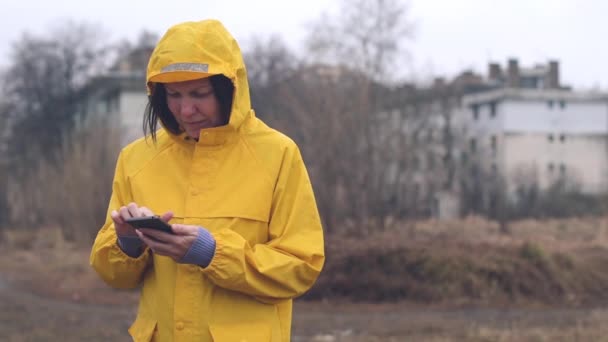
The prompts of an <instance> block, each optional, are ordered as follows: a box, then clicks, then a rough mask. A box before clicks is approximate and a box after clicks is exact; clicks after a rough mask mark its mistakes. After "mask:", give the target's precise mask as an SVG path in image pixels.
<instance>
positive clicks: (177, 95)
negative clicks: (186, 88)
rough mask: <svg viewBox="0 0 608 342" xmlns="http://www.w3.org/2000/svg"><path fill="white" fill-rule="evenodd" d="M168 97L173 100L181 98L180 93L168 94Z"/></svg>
mask: <svg viewBox="0 0 608 342" xmlns="http://www.w3.org/2000/svg"><path fill="white" fill-rule="evenodd" d="M167 96H168V97H171V98H178V97H179V93H167Z"/></svg>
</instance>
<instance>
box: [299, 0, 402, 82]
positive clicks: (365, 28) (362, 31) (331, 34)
mask: <svg viewBox="0 0 608 342" xmlns="http://www.w3.org/2000/svg"><path fill="white" fill-rule="evenodd" d="M407 14H408V7H407V3H405V2H403V1H400V0H354V1H348V0H342V1H341V3H340V11H339V14H338V15H336V16H329V15H327V14H325V15H323V16H322V17H321V18H320V19H319V20H318V21H317V22H314V23H313V25H312V29H311V32H310V35H309V37H308V39H307V45H308V48H309V51H311V53H312V54H313V58H314V59H315V60H317V61H322V62H323V63H325V64H330V65H331V64H335V63H337V64H340V65H345V66H348V67H349V68H352V69H356V70H358V71H359V72H361V73H364V74H365V75H367V76H368V77H369V78H370V79H373V80H376V81H386V80H387V79H389V78H391V77H392V76H394V75H396V74H398V73H396V72H395V68H394V67H395V66H396V62H397V57H403V56H404V55H405V54H406V52H405V51H404V49H403V44H404V43H405V41H406V40H408V39H411V38H412V36H413V25H412V24H411V23H410V22H409V20H408V19H407Z"/></svg>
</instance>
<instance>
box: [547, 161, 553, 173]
mask: <svg viewBox="0 0 608 342" xmlns="http://www.w3.org/2000/svg"><path fill="white" fill-rule="evenodd" d="M547 168H548V169H549V172H551V173H553V170H555V165H554V164H553V163H549V166H548V167H547Z"/></svg>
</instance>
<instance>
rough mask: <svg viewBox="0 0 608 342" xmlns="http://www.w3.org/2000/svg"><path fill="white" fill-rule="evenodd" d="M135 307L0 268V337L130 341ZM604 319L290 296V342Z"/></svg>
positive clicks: (539, 331)
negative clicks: (84, 297)
mask: <svg viewBox="0 0 608 342" xmlns="http://www.w3.org/2000/svg"><path fill="white" fill-rule="evenodd" d="M52 285H53V284H49V286H52ZM134 313H135V307H134V305H132V303H129V304H125V305H98V304H88V303H82V302H79V301H74V300H72V301H69V300H59V299H52V298H47V297H42V296H39V295H35V294H32V293H30V292H28V291H26V290H24V289H23V288H21V287H19V286H15V285H14V284H12V283H10V282H9V281H7V280H6V279H5V278H3V277H2V276H1V274H0V340H1V341H8V342H17V341H85V340H86V341H130V339H129V337H128V335H127V328H128V326H129V325H130V323H131V321H132V319H133V317H134ZM607 319H608V310H605V309H601V308H596V309H568V308H565V309H510V310H499V309H480V308H469V309H452V310H449V309H440V308H424V307H412V306H411V305H410V306H408V305H369V304H367V305H366V304H348V303H346V304H335V303H333V304H329V303H310V302H297V303H296V306H295V312H294V325H293V332H294V336H293V337H292V341H293V342H340V341H349V342H362V341H410V340H412V341H490V340H491V341H494V340H501V341H548V340H551V341H608V338H607V337H606V336H608V328H605V324H604V323H605V322H606V320H607Z"/></svg>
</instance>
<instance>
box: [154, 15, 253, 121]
mask: <svg viewBox="0 0 608 342" xmlns="http://www.w3.org/2000/svg"><path fill="white" fill-rule="evenodd" d="M219 74H222V75H224V76H226V77H228V78H229V79H230V80H231V81H232V84H233V85H234V99H233V104H232V111H231V113H230V122H229V126H232V127H233V128H238V127H239V126H240V124H241V123H242V122H243V121H244V119H245V118H246V116H247V115H249V113H250V112H251V100H250V98H249V84H248V82H247V71H246V69H245V63H244V61H243V55H242V53H241V49H240V48H239V45H238V43H237V42H236V40H235V39H234V38H233V37H232V35H231V34H230V33H229V32H228V31H227V30H226V28H225V27H224V25H222V23H220V22H219V21H217V20H203V21H197V22H184V23H180V24H177V25H174V26H172V27H171V28H169V30H167V32H166V33H165V35H164V36H163V37H162V38H161V40H160V41H159V43H158V44H157V45H156V48H155V49H154V51H153V52H152V55H151V57H150V61H149V63H148V70H147V77H146V84H147V88H148V94H150V93H151V91H152V88H153V87H154V84H155V83H170V82H182V81H190V80H194V79H199V78H204V77H209V76H212V75H219Z"/></svg>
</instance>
